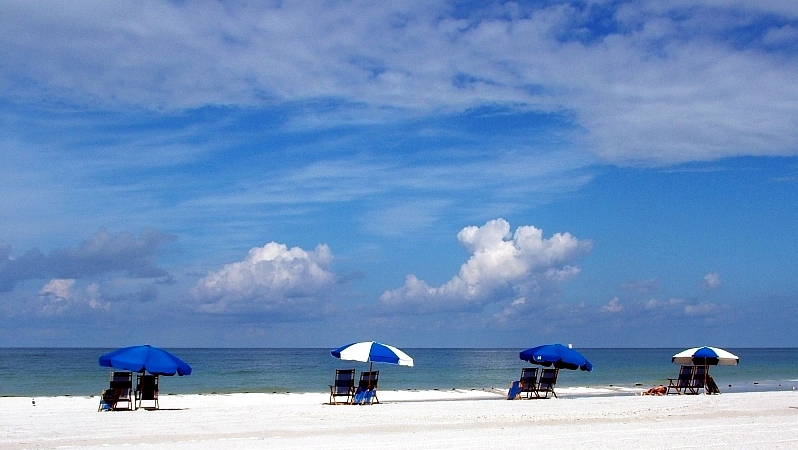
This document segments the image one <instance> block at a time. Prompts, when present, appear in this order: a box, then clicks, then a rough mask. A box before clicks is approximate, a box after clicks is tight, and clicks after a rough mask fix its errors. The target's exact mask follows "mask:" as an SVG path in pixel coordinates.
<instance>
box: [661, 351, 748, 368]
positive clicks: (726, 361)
mask: <svg viewBox="0 0 798 450" xmlns="http://www.w3.org/2000/svg"><path fill="white" fill-rule="evenodd" d="M671 362H673V363H674V364H692V365H694V366H718V365H720V366H736V365H737V363H739V362H740V358H738V357H737V356H736V355H733V354H731V353H729V352H727V351H726V350H723V349H722V348H716V347H694V348H688V349H687V350H685V351H682V352H679V353H677V354H675V355H673V358H672V359H671Z"/></svg>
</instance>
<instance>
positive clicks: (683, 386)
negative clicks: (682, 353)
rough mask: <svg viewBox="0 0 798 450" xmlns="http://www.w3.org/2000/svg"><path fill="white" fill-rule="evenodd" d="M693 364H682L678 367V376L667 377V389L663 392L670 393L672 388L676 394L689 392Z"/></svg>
mask: <svg viewBox="0 0 798 450" xmlns="http://www.w3.org/2000/svg"><path fill="white" fill-rule="evenodd" d="M694 368H695V366H682V367H681V368H680V369H679V376H678V377H677V378H668V390H667V391H665V394H670V393H671V390H673V391H674V392H675V393H676V394H679V395H681V394H689V393H690V392H691V391H690V380H692V378H693V369H694Z"/></svg>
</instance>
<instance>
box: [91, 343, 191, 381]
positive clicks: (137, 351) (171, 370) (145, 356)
mask: <svg viewBox="0 0 798 450" xmlns="http://www.w3.org/2000/svg"><path fill="white" fill-rule="evenodd" d="M99 362H100V365H101V366H103V367H113V368H115V369H121V370H129V371H131V372H141V373H144V372H145V371H147V372H149V373H150V374H152V375H174V374H175V373H177V374H178V375H181V376H182V375H191V366H189V365H188V364H186V363H185V362H184V361H183V360H181V359H180V358H178V357H177V356H175V355H173V354H171V353H169V352H167V351H166V350H161V349H160V348H157V347H152V346H149V345H136V346H133V347H124V348H120V349H118V350H114V351H112V352H110V353H106V354H104V355H102V356H100V359H99Z"/></svg>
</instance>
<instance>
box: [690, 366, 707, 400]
mask: <svg viewBox="0 0 798 450" xmlns="http://www.w3.org/2000/svg"><path fill="white" fill-rule="evenodd" d="M706 385H707V366H695V369H694V370H693V376H692V378H690V385H689V388H688V389H689V390H690V394H700V393H701V390H702V389H705V388H706Z"/></svg>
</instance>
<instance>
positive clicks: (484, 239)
mask: <svg viewBox="0 0 798 450" xmlns="http://www.w3.org/2000/svg"><path fill="white" fill-rule="evenodd" d="M457 239H458V241H459V242H460V244H461V245H463V247H465V248H466V249H467V250H468V251H469V252H470V253H471V257H470V258H469V259H468V261H466V262H465V263H464V264H463V265H462V266H461V267H460V271H459V273H458V274H457V275H455V276H454V277H453V278H452V279H451V280H449V281H448V282H446V283H445V284H443V285H442V286H439V287H432V286H429V285H428V284H427V283H426V282H424V281H422V280H420V279H418V278H417V277H416V276H415V275H408V276H407V279H406V281H405V284H404V286H402V287H400V288H397V289H393V290H390V291H385V292H383V294H382V295H381V296H380V301H379V302H380V304H381V305H382V306H383V307H385V308H387V309H389V310H405V311H412V312H429V311H446V310H468V309H472V310H476V309H481V308H482V307H483V306H485V305H486V304H489V303H494V302H510V301H513V300H514V301H513V307H533V306H534V302H533V301H531V300H546V299H548V298H549V297H551V296H552V295H553V294H555V293H556V292H558V287H559V285H560V284H562V283H563V282H565V281H567V280H568V279H570V278H572V277H574V276H576V275H577V274H578V273H579V268H578V267H576V266H573V265H572V264H573V262H574V261H575V260H576V259H577V258H578V257H579V256H582V255H584V254H585V253H587V252H588V251H590V249H591V243H590V242H589V241H580V240H578V239H576V238H575V237H574V236H572V235H571V234H570V233H557V234H555V235H553V236H552V237H551V238H549V239H544V238H543V231H542V230H540V229H538V228H535V227H533V226H521V227H518V228H517V229H516V231H515V233H511V232H510V224H509V223H508V222H507V221H505V220H504V219H495V220H491V221H488V222H487V223H486V224H485V225H483V226H482V227H476V226H470V227H466V228H463V229H462V230H461V231H460V232H459V233H458V234H457Z"/></svg>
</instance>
